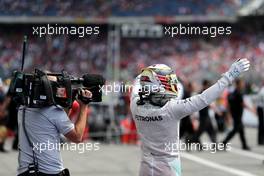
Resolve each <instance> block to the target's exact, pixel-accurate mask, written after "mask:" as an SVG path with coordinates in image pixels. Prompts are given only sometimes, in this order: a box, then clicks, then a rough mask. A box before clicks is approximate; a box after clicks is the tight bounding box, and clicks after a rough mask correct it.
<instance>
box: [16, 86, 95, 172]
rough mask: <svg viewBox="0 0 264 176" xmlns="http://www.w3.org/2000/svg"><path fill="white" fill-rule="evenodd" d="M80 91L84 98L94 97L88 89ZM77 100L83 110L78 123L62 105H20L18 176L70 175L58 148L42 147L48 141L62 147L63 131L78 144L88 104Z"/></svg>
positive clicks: (84, 123)
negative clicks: (39, 106) (69, 116)
mask: <svg viewBox="0 0 264 176" xmlns="http://www.w3.org/2000/svg"><path fill="white" fill-rule="evenodd" d="M81 93H82V96H83V97H85V98H91V97H92V93H91V92H90V91H88V90H82V92H81ZM78 102H79V104H80V113H79V116H78V118H77V121H76V122H75V124H73V123H72V122H71V121H70V119H69V118H68V116H67V114H66V112H65V111H64V109H63V108H62V107H61V106H56V105H53V106H48V107H43V108H26V107H24V106H21V107H20V108H19V111H18V127H19V156H18V162H19V166H18V170H17V172H18V176H30V175H34V176H53V175H54V176H63V175H65V176H66V175H69V171H68V169H64V167H63V164H62V158H61V155H60V151H59V149H57V148H55V149H54V148H53V149H51V150H50V149H49V148H46V150H41V151H40V150H39V147H40V145H45V146H47V145H48V143H49V144H54V145H53V146H59V142H60V134H63V135H64V136H65V137H66V138H67V139H69V140H70V141H72V142H75V143H78V142H81V141H82V136H83V132H84V128H85V125H86V119H87V111H88V105H87V104H85V103H84V102H82V101H81V100H78ZM23 118H24V119H23ZM25 130H26V132H25ZM32 144H33V146H32Z"/></svg>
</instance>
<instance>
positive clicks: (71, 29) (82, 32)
mask: <svg viewBox="0 0 264 176" xmlns="http://www.w3.org/2000/svg"><path fill="white" fill-rule="evenodd" d="M32 30H33V31H32V34H33V35H36V36H39V37H42V36H45V35H46V34H48V35H75V36H77V37H79V38H83V37H85V36H89V35H98V34H99V33H100V31H99V30H100V28H99V26H62V25H58V24H46V25H43V26H33V27H32Z"/></svg>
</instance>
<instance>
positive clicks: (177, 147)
mask: <svg viewBox="0 0 264 176" xmlns="http://www.w3.org/2000/svg"><path fill="white" fill-rule="evenodd" d="M164 150H165V151H166V152H169V153H171V154H177V153H179V151H209V152H210V153H216V152H217V151H230V150H231V146H230V143H227V144H224V143H184V142H167V143H165V144H164Z"/></svg>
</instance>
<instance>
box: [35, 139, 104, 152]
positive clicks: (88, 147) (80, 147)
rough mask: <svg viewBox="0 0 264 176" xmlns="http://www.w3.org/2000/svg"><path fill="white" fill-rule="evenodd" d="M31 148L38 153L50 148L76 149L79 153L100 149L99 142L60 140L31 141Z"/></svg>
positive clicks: (50, 149)
mask: <svg viewBox="0 0 264 176" xmlns="http://www.w3.org/2000/svg"><path fill="white" fill-rule="evenodd" d="M33 150H34V151H38V152H39V153H42V152H44V151H47V150H48V151H52V150H58V151H61V150H62V151H64V150H67V151H77V152H78V153H79V154H82V153H85V152H88V151H98V150H100V143H97V142H96V143H90V142H87V143H60V142H56V143H53V142H50V141H49V140H48V141H47V142H43V143H33Z"/></svg>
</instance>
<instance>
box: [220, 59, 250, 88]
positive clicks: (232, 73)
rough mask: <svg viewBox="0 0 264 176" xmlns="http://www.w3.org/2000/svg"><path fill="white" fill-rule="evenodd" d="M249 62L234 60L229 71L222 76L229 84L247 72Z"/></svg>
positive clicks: (246, 60)
mask: <svg viewBox="0 0 264 176" xmlns="http://www.w3.org/2000/svg"><path fill="white" fill-rule="evenodd" d="M249 67H250V62H249V60H248V59H247V58H243V59H238V60H236V61H235V62H234V63H233V64H232V65H231V67H230V68H229V70H228V71H227V72H226V73H225V74H224V76H225V77H226V78H227V79H228V81H229V82H230V83H232V82H233V81H234V80H235V79H236V78H237V77H239V75H240V74H241V73H243V72H246V71H248V70H249Z"/></svg>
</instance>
